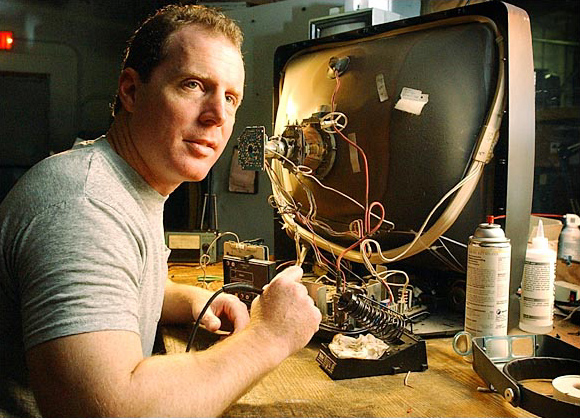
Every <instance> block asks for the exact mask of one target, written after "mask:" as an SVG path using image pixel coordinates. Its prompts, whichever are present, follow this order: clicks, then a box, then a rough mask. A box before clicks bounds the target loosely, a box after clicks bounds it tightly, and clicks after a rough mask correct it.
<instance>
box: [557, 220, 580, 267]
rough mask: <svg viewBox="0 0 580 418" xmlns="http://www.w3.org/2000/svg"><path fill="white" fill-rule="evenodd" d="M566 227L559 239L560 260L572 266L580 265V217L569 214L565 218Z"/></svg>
mask: <svg viewBox="0 0 580 418" xmlns="http://www.w3.org/2000/svg"><path fill="white" fill-rule="evenodd" d="M564 220H565V225H564V229H562V232H561V233H560V237H559V238H558V258H560V259H562V260H564V261H565V262H566V263H568V264H570V263H571V262H572V261H575V262H577V263H580V229H578V226H579V225H580V216H578V215H576V214H574V213H568V214H566V216H564Z"/></svg>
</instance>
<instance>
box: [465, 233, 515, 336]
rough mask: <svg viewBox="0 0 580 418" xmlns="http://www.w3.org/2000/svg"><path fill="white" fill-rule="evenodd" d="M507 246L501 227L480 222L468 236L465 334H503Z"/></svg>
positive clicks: (507, 258) (506, 283)
mask: <svg viewBox="0 0 580 418" xmlns="http://www.w3.org/2000/svg"><path fill="white" fill-rule="evenodd" d="M510 260H511V244H510V240H509V239H508V238H506V236H505V233H504V232H503V230H502V229H501V226H499V225H497V224H493V223H492V224H490V223H482V224H480V225H479V227H478V228H477V229H476V230H475V233H474V234H473V235H472V236H471V237H469V243H468V246H467V280H466V294H465V331H467V332H469V333H470V334H471V336H473V337H480V336H486V335H507V326H508V303H509V291H510Z"/></svg>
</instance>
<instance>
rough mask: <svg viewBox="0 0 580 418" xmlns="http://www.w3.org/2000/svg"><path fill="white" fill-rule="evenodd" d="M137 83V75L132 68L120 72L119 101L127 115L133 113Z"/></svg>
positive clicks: (138, 79)
mask: <svg viewBox="0 0 580 418" xmlns="http://www.w3.org/2000/svg"><path fill="white" fill-rule="evenodd" d="M139 83H140V78H139V74H138V73H137V71H135V70H134V69H133V68H124V69H123V71H121V75H120V76H119V99H120V100H121V103H122V104H123V107H124V108H125V110H126V111H127V112H129V113H131V112H133V108H134V106H135V99H136V97H135V96H136V92H137V86H138V85H139Z"/></svg>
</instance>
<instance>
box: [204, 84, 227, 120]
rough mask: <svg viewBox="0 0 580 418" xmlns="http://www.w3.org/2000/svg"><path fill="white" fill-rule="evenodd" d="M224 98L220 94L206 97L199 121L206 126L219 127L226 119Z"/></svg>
mask: <svg viewBox="0 0 580 418" xmlns="http://www.w3.org/2000/svg"><path fill="white" fill-rule="evenodd" d="M226 106H227V102H226V97H225V95H223V94H220V93H217V92H215V93H212V94H209V95H207V96H206V100H205V103H204V107H203V111H202V113H201V116H200V119H201V121H202V123H205V124H208V125H217V126H221V125H223V124H224V122H225V121H226V118H227V108H226Z"/></svg>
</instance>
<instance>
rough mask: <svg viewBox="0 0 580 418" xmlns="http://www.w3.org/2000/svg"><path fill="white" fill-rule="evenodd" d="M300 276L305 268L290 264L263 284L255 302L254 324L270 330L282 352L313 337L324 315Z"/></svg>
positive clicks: (298, 345) (291, 349)
mask: <svg viewBox="0 0 580 418" xmlns="http://www.w3.org/2000/svg"><path fill="white" fill-rule="evenodd" d="M301 278H302V268H300V267H298V266H293V267H289V268H287V269H286V270H284V271H282V272H281V273H279V274H278V275H277V276H276V277H275V278H274V279H273V280H272V281H271V282H270V283H269V284H267V285H266V286H264V293H262V295H261V296H259V297H257V298H256V299H254V302H253V303H252V309H251V314H252V315H251V321H250V324H251V326H255V327H259V328H260V329H262V330H264V331H266V332H267V333H268V334H270V338H272V339H273V340H276V341H277V343H278V344H279V349H281V352H284V349H286V353H285V354H286V356H288V355H290V354H292V353H294V352H295V351H297V350H299V349H300V348H302V347H304V346H305V345H306V344H307V343H308V341H310V339H311V338H312V336H313V335H314V333H315V332H316V331H317V330H318V326H319V325H320V321H321V319H322V315H321V313H320V311H319V310H318V308H316V306H314V301H313V300H312V298H311V297H310V296H308V291H307V290H306V287H305V286H304V285H303V284H302V283H300V280H301Z"/></svg>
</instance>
